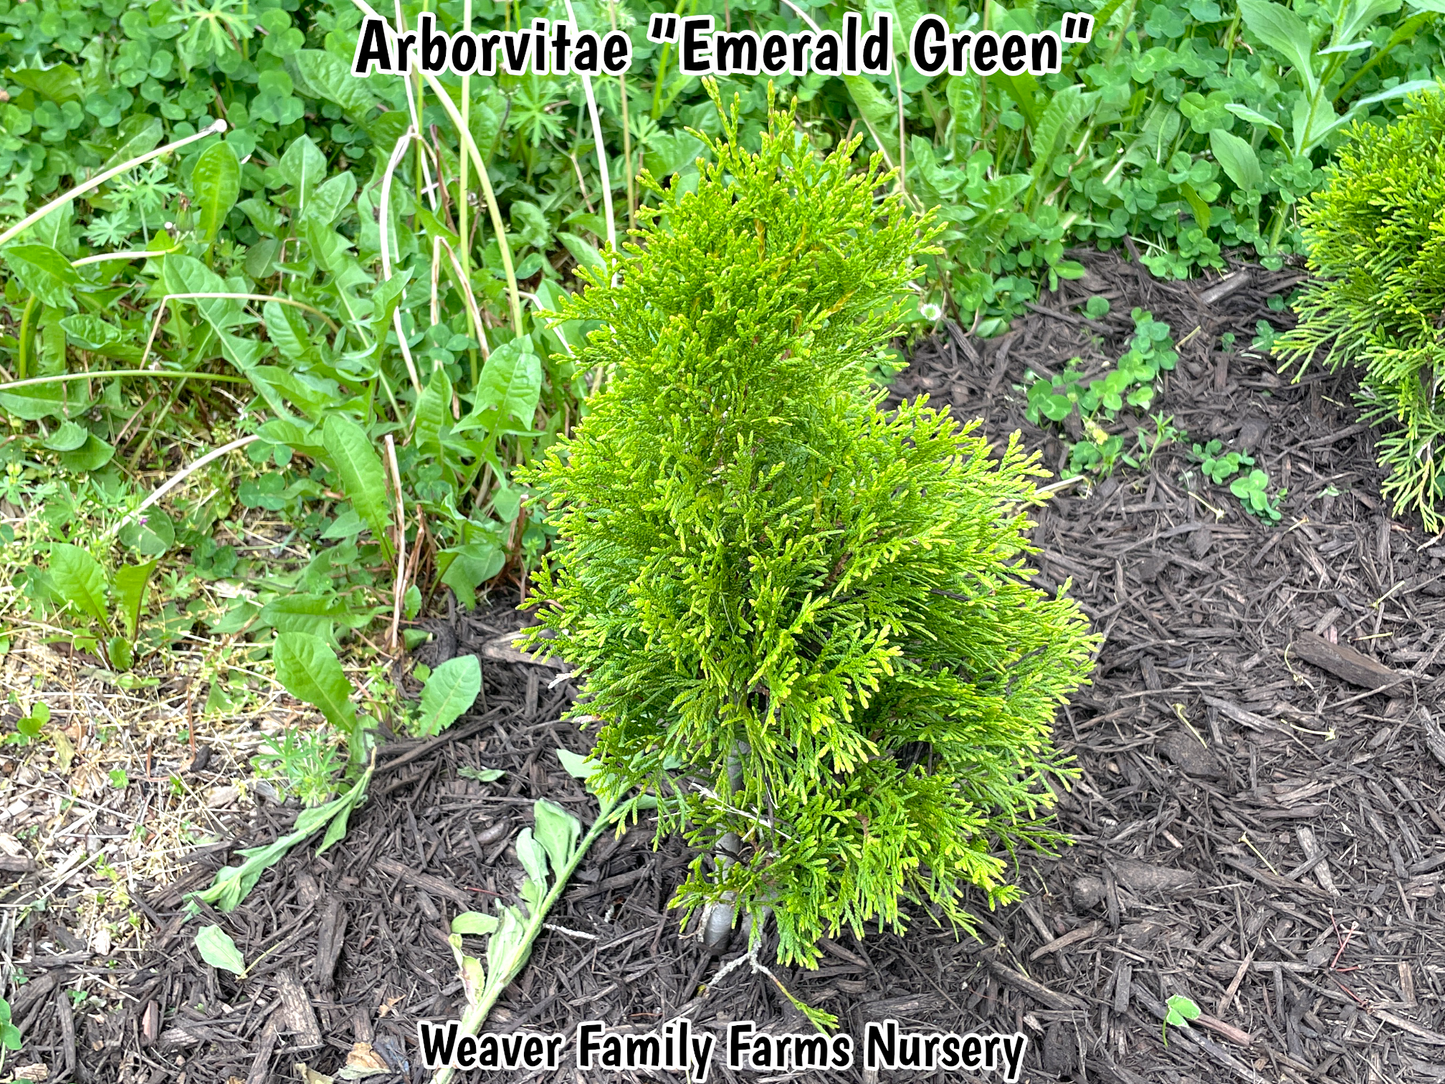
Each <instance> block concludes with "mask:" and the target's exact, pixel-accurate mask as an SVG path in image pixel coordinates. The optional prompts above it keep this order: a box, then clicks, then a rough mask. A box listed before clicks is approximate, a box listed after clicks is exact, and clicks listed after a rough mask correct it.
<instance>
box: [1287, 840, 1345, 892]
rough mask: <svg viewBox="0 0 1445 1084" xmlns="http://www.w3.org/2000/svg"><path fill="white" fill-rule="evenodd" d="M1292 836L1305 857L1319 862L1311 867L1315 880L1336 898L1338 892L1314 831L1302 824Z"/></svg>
mask: <svg viewBox="0 0 1445 1084" xmlns="http://www.w3.org/2000/svg"><path fill="white" fill-rule="evenodd" d="M1294 834H1295V838H1297V839H1298V840H1299V845H1300V846H1301V847H1302V848H1303V849H1304V852H1305V857H1306V858H1308V859H1310V861H1312V862H1314V861H1315V860H1316V859H1318V860H1319V861H1318V862H1316V864H1315V866H1314V867H1313V872H1314V875H1315V880H1317V881H1319V883H1320V887H1321V888H1323V889H1324V890H1325V891H1326V892H1328V893H1329V894H1330V895H1331V896H1338V895H1339V894H1340V890H1339V889H1338V888H1336V887H1335V882H1334V879H1333V878H1332V877H1331V876H1330V867H1329V863H1328V862H1327V861H1325V857H1324V850H1323V848H1321V847H1320V845H1319V842H1318V841H1317V840H1316V839H1315V832H1314V829H1313V828H1310V827H1309V826H1307V825H1303V824H1302V825H1300V826H1299V827H1298V828H1296V829H1295V830H1294Z"/></svg>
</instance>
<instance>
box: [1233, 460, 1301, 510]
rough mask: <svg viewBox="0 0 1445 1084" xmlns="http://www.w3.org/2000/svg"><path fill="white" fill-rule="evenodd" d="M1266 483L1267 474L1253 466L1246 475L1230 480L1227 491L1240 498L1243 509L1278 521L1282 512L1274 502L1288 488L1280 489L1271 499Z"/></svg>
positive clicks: (1283, 494) (1267, 481)
mask: <svg viewBox="0 0 1445 1084" xmlns="http://www.w3.org/2000/svg"><path fill="white" fill-rule="evenodd" d="M1268 485H1269V475H1267V474H1265V473H1264V471H1262V470H1259V469H1258V468H1255V469H1254V470H1252V471H1250V472H1249V473H1248V474H1247V475H1244V476H1242V477H1239V478H1236V479H1235V480H1234V481H1232V482H1230V483H1229V491H1230V492H1231V493H1233V494H1234V495H1235V496H1236V497H1238V498H1239V499H1240V502H1241V503H1242V504H1243V505H1244V510H1245V511H1246V512H1248V513H1249V514H1250V515H1253V516H1258V517H1259V518H1260V519H1267V520H1269V521H1270V522H1271V523H1278V522H1279V521H1280V519H1281V518H1282V514H1281V512H1280V510H1279V507H1278V505H1277V504H1276V502H1277V501H1279V500H1282V499H1283V498H1284V497H1285V495H1286V494H1287V493H1288V490H1283V489H1281V490H1280V491H1279V493H1278V494H1276V495H1275V497H1274V499H1271V498H1270V495H1269V493H1268V491H1267V489H1266V487H1267V486H1268Z"/></svg>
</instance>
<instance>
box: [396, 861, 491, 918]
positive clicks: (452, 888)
mask: <svg viewBox="0 0 1445 1084" xmlns="http://www.w3.org/2000/svg"><path fill="white" fill-rule="evenodd" d="M375 868H376V869H378V870H380V871H381V872H382V873H384V874H386V875H387V876H388V877H399V878H401V880H403V881H405V882H406V883H407V884H409V885H414V886H416V887H417V888H424V889H426V890H427V891H428V892H430V893H431V894H432V895H434V896H445V897H446V898H447V899H449V900H451V901H452V902H453V903H456V904H459V905H461V906H462V907H470V906H471V905H472V898H471V896H469V895H467V893H465V892H463V891H462V890H461V889H460V888H458V887H457V886H456V885H454V884H451V883H450V882H448V881H443V880H442V879H441V878H440V877H433V876H432V875H431V874H430V873H418V872H416V871H415V870H413V869H412V868H411V867H410V866H408V865H406V864H405V863H403V862H399V861H397V860H396V859H395V858H378V859H377V860H376V866H375Z"/></svg>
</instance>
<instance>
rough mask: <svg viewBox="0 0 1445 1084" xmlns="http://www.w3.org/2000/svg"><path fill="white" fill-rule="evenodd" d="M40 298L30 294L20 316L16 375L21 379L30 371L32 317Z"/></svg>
mask: <svg viewBox="0 0 1445 1084" xmlns="http://www.w3.org/2000/svg"><path fill="white" fill-rule="evenodd" d="M37 300H38V298H37V297H36V296H35V295H34V294H31V295H30V300H29V301H27V302H25V311H24V312H23V313H22V314H21V316H20V342H19V345H18V347H17V349H16V351H15V375H16V376H18V377H19V378H20V379H21V380H24V379H25V376H26V374H27V373H28V372H29V371H30V318H31V316H33V315H34V313H35V302H36V301H37Z"/></svg>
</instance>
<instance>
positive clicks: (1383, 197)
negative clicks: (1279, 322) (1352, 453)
mask: <svg viewBox="0 0 1445 1084" xmlns="http://www.w3.org/2000/svg"><path fill="white" fill-rule="evenodd" d="M1442 90H1445V88H1437V89H1436V90H1434V91H1433V92H1427V93H1424V94H1419V95H1416V96H1415V97H1414V98H1413V99H1411V100H1410V102H1409V105H1410V109H1409V111H1408V112H1407V113H1405V115H1403V116H1402V117H1400V118H1399V119H1398V120H1395V121H1393V122H1391V123H1390V124H1388V125H1374V124H1366V123H1364V122H1358V121H1357V122H1356V123H1355V124H1354V125H1353V126H1352V127H1351V129H1350V131H1349V138H1348V140H1347V141H1346V142H1345V144H1344V145H1342V146H1341V147H1340V149H1339V152H1338V161H1337V163H1336V164H1335V166H1334V167H1332V169H1331V171H1330V178H1329V181H1328V182H1327V183H1326V185H1325V187H1324V188H1323V189H1321V190H1320V191H1319V192H1317V193H1315V194H1314V195H1313V196H1312V197H1310V198H1309V199H1308V200H1306V201H1305V202H1304V204H1303V206H1302V207H1301V210H1300V219H1301V222H1302V223H1303V233H1304V238H1305V242H1306V245H1307V247H1308V250H1309V269H1310V276H1311V278H1310V280H1309V282H1308V283H1307V284H1306V286H1305V289H1304V291H1303V294H1302V296H1301V298H1300V300H1299V301H1298V303H1297V304H1296V305H1295V311H1296V312H1297V313H1298V315H1299V323H1298V324H1297V325H1296V326H1295V327H1294V328H1292V329H1291V330H1289V331H1287V332H1285V333H1284V334H1283V335H1280V336H1279V337H1278V338H1276V339H1275V340H1274V345H1273V352H1274V354H1275V356H1276V357H1278V358H1280V360H1281V361H1282V362H1283V364H1284V365H1285V366H1286V367H1288V366H1297V367H1298V368H1297V375H1298V373H1299V372H1302V371H1303V369H1304V368H1305V367H1307V366H1308V365H1309V364H1310V363H1311V361H1316V363H1317V364H1319V365H1321V366H1322V367H1324V368H1327V369H1332V370H1333V369H1339V368H1341V367H1342V366H1346V365H1349V366H1352V367H1354V368H1356V369H1357V370H1358V372H1359V377H1360V390H1359V394H1358V395H1357V400H1358V402H1359V405H1360V407H1361V409H1362V411H1363V414H1364V417H1365V418H1366V419H1367V420H1369V421H1371V422H1376V423H1379V424H1380V425H1381V426H1382V428H1383V429H1384V432H1383V434H1382V435H1381V438H1380V440H1379V442H1378V444H1377V445H1376V448H1377V452H1378V454H1379V457H1380V463H1381V465H1382V466H1385V467H1387V468H1389V470H1390V476H1389V478H1387V479H1386V480H1385V482H1384V484H1383V485H1382V486H1381V487H1380V489H1381V493H1382V494H1383V495H1384V496H1386V497H1389V498H1390V499H1391V500H1392V501H1393V504H1394V510H1395V512H1396V513H1397V514H1398V513H1400V512H1401V511H1404V510H1407V509H1408V510H1413V511H1416V512H1418V513H1419V514H1420V517H1421V519H1422V520H1423V521H1424V524H1425V529H1426V530H1428V531H1430V532H1432V533H1434V532H1438V531H1440V530H1441V529H1442V528H1445V512H1442V509H1445V397H1442V391H1445V330H1442V328H1445V92H1442Z"/></svg>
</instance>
